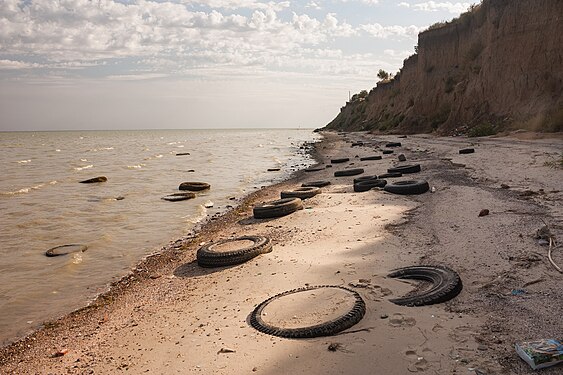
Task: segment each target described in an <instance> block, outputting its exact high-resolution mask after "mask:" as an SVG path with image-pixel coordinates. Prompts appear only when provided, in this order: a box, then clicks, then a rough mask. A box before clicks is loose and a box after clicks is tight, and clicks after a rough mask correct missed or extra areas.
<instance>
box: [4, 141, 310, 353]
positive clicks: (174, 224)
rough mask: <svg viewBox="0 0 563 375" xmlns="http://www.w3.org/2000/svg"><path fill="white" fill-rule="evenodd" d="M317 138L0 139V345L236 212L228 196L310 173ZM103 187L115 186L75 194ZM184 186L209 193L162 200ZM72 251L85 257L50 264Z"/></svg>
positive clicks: (83, 301) (79, 303)
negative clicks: (203, 185)
mask: <svg viewBox="0 0 563 375" xmlns="http://www.w3.org/2000/svg"><path fill="white" fill-rule="evenodd" d="M315 137H316V136H315V135H314V134H313V133H312V132H311V131H310V130H230V131H225V130H208V131H198V130H185V131H176V130H169V131H134V132H131V131H106V132H40V133H20V132H17V133H0V161H1V164H2V178H1V179H0V212H1V215H0V228H1V230H0V342H1V343H3V344H6V343H8V342H10V341H12V340H13V339H14V338H16V337H19V336H22V335H25V334H26V333H28V332H30V331H31V330H32V329H34V328H36V327H38V326H39V325H40V324H41V323H42V322H43V321H45V320H47V319H51V318H54V317H57V316H59V315H62V314H64V313H67V312H70V311H71V310H73V309H76V308H78V307H81V306H83V305H86V304H87V303H88V302H89V301H90V300H91V299H92V298H93V297H95V295H96V294H97V293H99V292H102V291H104V290H105V289H106V288H107V285H108V284H109V282H111V281H112V280H115V279H117V278H119V277H121V276H122V275H124V274H125V273H126V272H127V271H128V270H129V269H131V268H132V267H133V266H134V265H135V264H136V263H137V262H138V261H139V260H140V259H142V258H143V257H144V256H146V255H147V254H150V253H152V252H154V251H155V250H158V249H160V247H161V246H163V245H165V244H167V243H168V242H169V241H170V240H173V239H175V238H178V237H180V236H182V235H183V234H186V233H187V232H189V231H190V230H191V229H193V227H194V226H195V224H196V223H198V222H200V221H201V220H203V219H205V217H207V216H208V215H212V214H215V213H216V212H222V210H224V209H225V207H226V206H227V205H229V204H233V202H232V201H231V200H229V198H230V197H238V198H240V197H241V196H243V195H245V194H247V193H249V192H251V191H253V190H255V188H256V187H259V186H260V185H264V184H268V183H271V182H273V181H275V180H281V179H282V178H285V177H286V176H287V175H288V174H289V173H290V169H291V167H292V166H295V165H301V168H303V167H304V166H305V165H308V164H310V163H311V162H312V161H311V160H310V158H309V157H308V156H307V155H304V154H303V153H299V152H298V150H299V146H300V145H301V144H302V143H303V142H304V141H312V140H314V139H315ZM187 152H189V153H190V155H185V156H176V154H178V153H187ZM268 168H281V171H280V172H267V169H268ZM191 170H193V172H191ZM96 176H107V178H108V181H107V182H104V183H99V184H80V183H78V181H80V180H84V179H87V178H91V177H96ZM183 181H204V182H208V183H210V184H211V186H212V188H211V190H209V191H206V192H202V193H199V194H198V196H197V198H196V199H193V200H188V201H181V202H167V201H164V200H161V197H163V196H165V195H167V194H170V193H175V192H178V185H179V184H180V182H183ZM116 198H117V199H116ZM211 202H212V203H213V207H212V208H205V206H206V205H208V206H209V205H210V203H211ZM74 243H79V244H85V245H87V246H88V250H87V251H85V252H83V253H75V254H69V255H66V256H59V257H53V258H49V257H46V256H45V251H46V250H47V249H49V248H52V247H54V246H58V245H64V244H74Z"/></svg>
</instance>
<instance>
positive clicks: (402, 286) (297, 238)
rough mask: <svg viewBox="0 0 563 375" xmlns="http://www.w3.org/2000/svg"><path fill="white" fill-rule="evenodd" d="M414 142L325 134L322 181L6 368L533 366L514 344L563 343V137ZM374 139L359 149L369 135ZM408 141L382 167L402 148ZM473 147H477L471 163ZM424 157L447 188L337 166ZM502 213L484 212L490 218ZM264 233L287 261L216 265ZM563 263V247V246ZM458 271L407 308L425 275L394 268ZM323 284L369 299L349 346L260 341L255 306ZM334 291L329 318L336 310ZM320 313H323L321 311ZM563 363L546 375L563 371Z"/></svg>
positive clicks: (207, 237)
mask: <svg viewBox="0 0 563 375" xmlns="http://www.w3.org/2000/svg"><path fill="white" fill-rule="evenodd" d="M525 135H528V134H513V135H511V136H505V137H492V138H491V137H487V138H479V139H477V138H464V137H448V138H438V137H434V136H430V135H414V136H410V135H409V136H408V137H407V138H398V137H397V136H378V135H373V134H368V133H348V134H340V135H338V134H336V133H325V135H324V136H325V139H324V141H323V142H321V143H319V144H317V147H316V151H315V152H316V157H317V159H318V161H319V165H321V166H326V165H331V163H330V160H331V159H334V158H350V161H349V162H346V163H340V164H334V165H332V167H331V168H324V169H322V170H320V171H316V172H308V173H307V172H304V171H301V172H299V173H297V174H296V176H295V177H294V178H293V179H291V180H289V181H286V182H284V183H281V184H277V185H274V186H270V187H267V188H264V189H262V190H260V191H258V192H256V193H254V194H252V195H250V196H249V197H247V198H246V199H245V200H244V201H243V202H242V204H241V205H240V206H239V207H238V208H236V209H234V210H233V211H231V212H229V213H227V214H226V215H224V216H221V217H218V218H214V220H211V221H210V222H209V223H208V224H207V225H205V227H203V228H202V230H201V231H200V232H198V234H197V235H195V236H194V237H191V238H184V239H181V240H178V241H175V242H171V243H170V244H169V245H168V246H167V247H166V248H165V249H164V250H163V251H162V253H160V254H158V255H154V256H151V257H149V258H147V259H146V260H145V261H143V262H142V263H141V264H139V265H138V267H137V268H136V269H135V270H133V271H132V272H131V274H130V275H129V276H127V277H125V278H123V279H122V280H120V281H119V282H116V283H115V284H113V285H112V287H111V290H110V291H109V292H107V293H106V294H104V295H102V296H100V297H99V298H98V299H97V300H96V301H95V302H94V303H92V305H90V306H89V307H86V308H84V309H81V310H79V311H77V312H74V313H72V314H70V315H69V316H66V317H63V318H61V319H59V320H57V321H53V322H49V323H47V324H46V325H45V328H44V329H42V330H40V331H39V332H37V333H35V334H33V335H31V336H29V337H28V338H26V339H24V340H21V341H18V342H16V343H14V344H13V345H11V346H9V347H5V348H3V349H1V351H0V373H2V374H115V373H131V374H141V373H150V374H176V373H201V374H248V373H256V374H387V375H395V374H397V375H403V374H409V373H421V374H477V375H482V374H532V373H534V372H533V371H532V370H531V369H530V368H529V367H528V365H527V364H526V363H525V362H523V361H522V360H521V359H520V358H519V357H518V356H517V354H516V352H515V351H514V344H515V343H516V342H519V341H526V340H534V339H541V338H561V335H562V333H563V322H562V320H561V311H563V289H562V288H561V281H562V279H563V274H561V273H559V272H558V271H557V270H556V269H555V268H554V267H553V266H552V265H551V264H550V262H549V261H548V258H547V252H548V247H547V246H545V245H541V244H540V243H539V242H538V240H537V239H536V238H535V236H536V233H537V230H538V229H540V228H541V227H542V226H544V225H547V226H548V228H549V229H550V231H551V233H552V235H553V236H554V237H555V238H556V239H560V238H563V205H562V204H561V202H562V198H563V186H562V183H561V181H563V169H561V167H560V166H557V162H558V160H560V158H561V155H562V154H561V153H562V152H563V139H562V138H561V136H560V135H558V134H556V135H554V136H553V138H541V139H538V137H531V138H534V139H524V138H530V137H526V136H525ZM359 141H361V142H363V144H362V145H354V146H352V145H353V144H357V142H359ZM390 141H399V142H401V146H400V147H397V148H394V153H392V154H388V155H383V158H382V160H364V161H361V160H360V158H362V157H366V156H371V155H381V150H383V149H386V147H385V144H386V143H387V142H390ZM466 147H472V148H474V149H475V153H472V154H459V150H460V149H462V148H466ZM399 154H404V155H405V157H406V163H408V164H420V165H421V169H422V170H421V172H419V173H416V174H412V175H405V176H404V177H402V178H399V179H389V180H388V181H389V182H391V181H393V180H407V179H417V180H418V179H424V180H427V181H428V182H429V184H430V186H431V191H429V192H427V193H424V194H421V195H408V196H404V195H395V194H391V193H388V192H384V191H382V190H379V189H374V190H370V191H366V192H354V190H353V186H352V180H353V179H354V177H358V176H349V177H334V172H335V171H339V170H344V169H350V168H363V169H364V170H365V172H364V173H363V174H362V175H379V174H382V173H385V172H386V171H387V168H389V167H392V166H394V165H398V164H400V163H399V162H398V155H399ZM316 180H329V181H330V182H331V184H330V185H328V186H326V187H323V188H322V193H321V194H319V195H316V196H315V197H313V198H310V199H307V200H304V209H303V210H299V211H297V212H295V213H292V214H290V215H287V216H284V217H280V218H276V219H265V220H258V219H254V218H253V217H252V208H253V206H254V205H255V204H258V203H262V202H266V201H270V200H274V199H279V196H280V191H282V190H288V189H294V188H297V187H299V186H301V184H302V183H303V182H306V181H316ZM484 209H487V210H489V214H488V215H486V216H479V213H480V212H481V210H484ZM242 235H261V236H267V237H269V238H270V239H271V240H272V242H273V251H272V252H270V253H267V254H263V255H260V256H258V257H256V258H254V259H252V260H250V261H248V262H246V263H243V264H240V265H236V266H230V267H220V268H201V267H199V266H198V265H197V262H196V260H195V259H196V251H197V249H198V248H199V247H200V246H202V245H203V244H206V243H209V242H210V241H217V240H219V239H224V238H232V237H237V236H242ZM553 260H554V262H556V264H558V265H560V266H563V249H562V248H561V247H556V248H555V249H553ZM412 265H445V266H447V267H449V268H451V269H453V270H455V271H456V272H457V273H458V274H459V276H460V278H461V280H462V282H463V290H462V292H461V293H460V294H459V295H458V296H457V297H455V298H453V299H452V300H450V301H448V302H445V303H439V304H435V305H431V306H422V307H407V306H398V305H396V304H394V303H392V302H390V301H389V300H390V299H392V298H396V297H399V296H402V295H405V294H407V293H408V292H409V291H411V290H412V289H413V287H415V285H416V283H414V282H406V281H401V280H397V279H393V278H388V277H386V275H387V274H388V273H389V272H390V271H391V270H393V269H395V268H398V267H405V266H412ZM308 285H311V286H312V285H338V286H343V287H346V288H349V289H351V290H354V291H356V292H357V293H359V295H360V296H361V297H362V299H363V300H364V302H365V305H366V313H365V315H364V317H363V319H362V320H361V321H360V322H359V323H358V324H356V325H354V326H353V327H351V328H349V329H347V330H345V331H343V332H341V333H340V334H337V335H334V336H327V337H320V338H312V339H285V338H280V337H275V336H271V335H267V334H264V333H261V332H258V331H257V330H256V329H254V328H252V327H251V326H250V325H249V324H248V322H247V321H248V318H249V314H250V313H251V312H252V311H253V309H254V308H255V307H256V306H257V305H258V304H259V303H261V302H262V301H264V300H266V299H268V298H270V297H272V296H274V295H276V294H278V293H281V292H284V291H287V290H291V289H295V288H300V287H304V286H308ZM329 302H330V301H329V300H328V299H327V300H325V301H323V300H322V298H321V297H319V299H318V300H315V302H314V303H313V304H312V305H309V306H303V310H305V311H310V312H311V316H312V318H311V320H312V321H314V318H315V311H316V309H317V307H318V309H319V310H320V309H321V305H322V304H323V303H329ZM315 304H317V306H316V305H315ZM561 371H562V367H561V365H560V366H557V367H554V368H550V369H546V370H543V371H542V374H547V375H551V374H559V373H561Z"/></svg>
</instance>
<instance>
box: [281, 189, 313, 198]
mask: <svg viewBox="0 0 563 375" xmlns="http://www.w3.org/2000/svg"><path fill="white" fill-rule="evenodd" d="M320 193H321V189H319V188H318V187H314V186H307V187H300V188H297V189H294V190H285V191H282V192H281V194H280V195H281V198H282V199H283V198H300V199H307V198H312V197H314V196H315V195H317V194H320Z"/></svg>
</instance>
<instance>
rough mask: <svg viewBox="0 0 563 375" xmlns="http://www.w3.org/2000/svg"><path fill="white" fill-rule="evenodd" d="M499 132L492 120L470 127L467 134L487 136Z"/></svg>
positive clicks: (470, 135)
mask: <svg viewBox="0 0 563 375" xmlns="http://www.w3.org/2000/svg"><path fill="white" fill-rule="evenodd" d="M495 134H497V130H496V128H495V126H494V125H493V124H491V123H490V122H484V123H482V124H479V125H477V126H474V127H473V128H471V129H469V131H468V132H467V136H469V137H486V136H488V135H495Z"/></svg>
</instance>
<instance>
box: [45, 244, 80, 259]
mask: <svg viewBox="0 0 563 375" xmlns="http://www.w3.org/2000/svg"><path fill="white" fill-rule="evenodd" d="M87 249H88V246H86V245H81V244H69V245H61V246H56V247H53V248H51V249H49V250H47V251H46V252H45V255H46V256H48V257H58V256H61V255H67V254H71V253H82V252H84V251H86V250H87Z"/></svg>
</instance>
